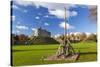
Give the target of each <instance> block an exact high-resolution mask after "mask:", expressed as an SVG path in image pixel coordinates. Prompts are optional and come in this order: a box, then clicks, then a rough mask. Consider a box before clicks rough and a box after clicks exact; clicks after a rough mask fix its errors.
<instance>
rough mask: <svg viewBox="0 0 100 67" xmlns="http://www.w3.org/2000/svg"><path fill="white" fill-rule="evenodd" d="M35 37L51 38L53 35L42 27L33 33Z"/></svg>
mask: <svg viewBox="0 0 100 67" xmlns="http://www.w3.org/2000/svg"><path fill="white" fill-rule="evenodd" d="M33 36H42V37H51V33H50V32H48V31H47V30H45V29H42V28H41V27H40V28H37V29H35V30H34V31H33Z"/></svg>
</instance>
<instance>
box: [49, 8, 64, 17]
mask: <svg viewBox="0 0 100 67" xmlns="http://www.w3.org/2000/svg"><path fill="white" fill-rule="evenodd" d="M49 13H50V14H51V15H55V16H56V17H58V18H64V11H63V10H49Z"/></svg>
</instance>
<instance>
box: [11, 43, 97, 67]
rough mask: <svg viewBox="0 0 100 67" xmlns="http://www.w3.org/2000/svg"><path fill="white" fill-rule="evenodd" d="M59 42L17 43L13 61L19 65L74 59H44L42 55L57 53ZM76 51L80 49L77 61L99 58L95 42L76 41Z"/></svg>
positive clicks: (74, 45)
mask: <svg viewBox="0 0 100 67" xmlns="http://www.w3.org/2000/svg"><path fill="white" fill-rule="evenodd" d="M58 46H59V44H50V45H15V46H12V50H13V52H12V62H13V65H14V66H18V65H37V64H54V63H56V64H57V63H68V62H72V61H43V60H41V59H42V57H43V56H44V57H48V56H50V55H53V54H55V53H56V51H57V49H58ZM72 46H73V47H74V48H75V51H76V52H78V51H80V58H79V60H77V61H76V62H86V61H87V62H88V61H96V60H97V48H96V43H95V42H81V43H74V44H72Z"/></svg>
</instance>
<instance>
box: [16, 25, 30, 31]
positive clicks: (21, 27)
mask: <svg viewBox="0 0 100 67" xmlns="http://www.w3.org/2000/svg"><path fill="white" fill-rule="evenodd" d="M16 28H17V29H24V30H28V29H29V28H28V27H27V26H21V25H17V26H16Z"/></svg>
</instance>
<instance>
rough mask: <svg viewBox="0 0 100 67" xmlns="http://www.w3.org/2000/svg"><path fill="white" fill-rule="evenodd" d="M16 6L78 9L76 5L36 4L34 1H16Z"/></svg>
mask: <svg viewBox="0 0 100 67" xmlns="http://www.w3.org/2000/svg"><path fill="white" fill-rule="evenodd" d="M14 2H15V3H16V4H19V5H23V6H29V5H31V6H36V7H37V8H39V7H40V6H42V7H45V8H48V9H64V7H66V8H67V9H69V8H76V7H77V5H75V4H64V3H48V2H36V1H35V2H34V1H26V0H14Z"/></svg>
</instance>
